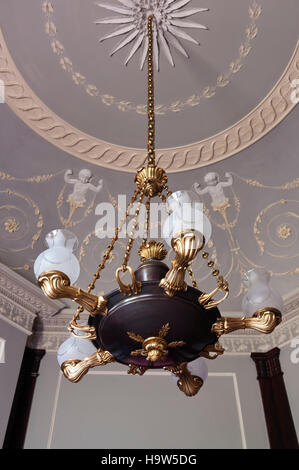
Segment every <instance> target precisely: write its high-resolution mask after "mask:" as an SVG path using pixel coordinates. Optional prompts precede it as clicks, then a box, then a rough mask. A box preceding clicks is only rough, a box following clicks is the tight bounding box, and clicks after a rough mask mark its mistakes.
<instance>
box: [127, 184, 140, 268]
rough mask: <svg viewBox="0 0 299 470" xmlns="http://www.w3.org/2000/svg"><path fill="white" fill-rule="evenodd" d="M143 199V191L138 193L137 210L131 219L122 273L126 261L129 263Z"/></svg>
mask: <svg viewBox="0 0 299 470" xmlns="http://www.w3.org/2000/svg"><path fill="white" fill-rule="evenodd" d="M143 198H144V190H142V191H141V193H140V196H139V199H138V203H137V208H136V211H135V214H134V217H133V219H132V220H133V225H132V229H131V232H130V236H129V239H128V243H127V246H126V251H125V256H124V259H123V264H122V270H123V271H126V270H127V264H128V261H129V258H130V255H131V251H132V248H133V244H134V240H135V237H134V234H135V231H136V228H137V225H138V218H139V213H140V207H141V204H142V201H143Z"/></svg>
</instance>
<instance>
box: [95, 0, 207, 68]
mask: <svg viewBox="0 0 299 470" xmlns="http://www.w3.org/2000/svg"><path fill="white" fill-rule="evenodd" d="M115 1H117V2H118V4H120V5H117V4H112V3H110V2H106V3H96V5H98V6H99V7H101V8H105V9H106V10H110V11H113V12H114V13H118V15H117V16H112V17H109V18H103V19H98V20H96V21H95V24H111V25H118V26H119V27H118V28H117V29H115V30H114V31H113V32H111V33H109V34H107V35H105V36H103V37H101V38H100V39H99V41H100V42H102V41H105V40H107V39H111V38H114V37H118V36H122V38H121V40H120V42H119V43H118V44H117V45H116V46H115V47H114V48H113V49H112V51H111V53H110V55H111V56H112V55H113V54H115V53H116V52H118V51H120V50H121V49H123V48H124V47H125V46H127V45H130V46H131V48H130V51H129V54H128V56H127V58H126V60H125V65H127V64H128V62H129V61H130V60H131V59H132V57H133V56H134V55H135V54H136V53H137V51H138V50H139V49H141V55H140V69H142V68H143V66H144V63H145V59H146V56H147V18H148V16H149V15H153V17H154V21H153V46H154V47H153V51H154V61H155V65H156V69H157V70H159V59H160V57H159V56H160V49H161V50H163V52H164V54H165V56H166V58H167V60H168V61H169V63H170V64H171V65H172V66H174V59H173V54H172V48H175V49H176V50H177V51H179V52H180V53H181V54H183V55H184V56H185V57H186V58H188V57H189V55H188V52H187V51H186V50H185V48H184V47H183V46H182V44H181V42H180V40H185V41H189V42H191V43H193V44H197V45H198V44H199V42H198V41H197V40H196V39H194V38H193V37H192V36H190V34H188V33H187V32H186V31H184V29H185V28H195V29H208V28H207V27H206V26H204V25H202V24H199V23H196V22H193V21H189V20H186V18H188V17H190V16H193V15H195V14H196V13H201V12H204V11H208V10H209V9H208V8H190V9H185V8H184V7H186V6H187V5H188V4H189V3H190V1H191V0H115Z"/></svg>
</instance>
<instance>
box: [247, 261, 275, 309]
mask: <svg viewBox="0 0 299 470" xmlns="http://www.w3.org/2000/svg"><path fill="white" fill-rule="evenodd" d="M269 282H270V273H269V272H268V271H263V270H258V269H251V270H250V271H247V272H246V273H245V274H244V276H243V283H244V285H245V286H246V287H247V288H248V292H247V293H246V294H245V296H244V298H243V302H242V311H243V314H244V315H245V316H246V317H251V316H252V315H253V314H254V313H255V312H256V311H257V310H259V309H261V308H267V307H268V308H271V307H272V308H276V309H277V310H279V311H280V312H282V309H283V300H282V297H281V295H280V293H279V292H278V291H277V290H276V289H274V288H273V287H271V286H270V285H269Z"/></svg>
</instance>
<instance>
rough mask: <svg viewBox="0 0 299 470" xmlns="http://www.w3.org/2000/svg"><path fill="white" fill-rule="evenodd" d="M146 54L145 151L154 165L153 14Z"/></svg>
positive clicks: (150, 17) (150, 19)
mask: <svg viewBox="0 0 299 470" xmlns="http://www.w3.org/2000/svg"><path fill="white" fill-rule="evenodd" d="M147 32H148V55H147V84H148V87H147V90H148V101H147V115H148V138H147V153H148V163H149V165H153V166H155V99H154V68H153V16H152V15H150V16H149V17H148V23H147Z"/></svg>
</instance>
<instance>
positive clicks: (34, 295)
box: [0, 263, 65, 332]
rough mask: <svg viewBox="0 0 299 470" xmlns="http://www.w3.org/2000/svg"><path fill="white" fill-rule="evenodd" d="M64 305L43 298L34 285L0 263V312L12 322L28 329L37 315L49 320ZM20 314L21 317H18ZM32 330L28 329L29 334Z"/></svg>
mask: <svg viewBox="0 0 299 470" xmlns="http://www.w3.org/2000/svg"><path fill="white" fill-rule="evenodd" d="M63 308H65V304H64V303H62V302H60V301H54V300H51V299H48V298H47V297H45V295H44V294H43V292H42V291H41V290H40V289H39V288H38V287H37V286H35V285H34V284H32V283H31V282H29V281H27V280H26V279H24V278H23V277H21V276H20V275H19V274H17V273H15V272H14V271H12V270H10V269H9V268H7V267H6V266H5V265H4V264H2V263H0V312H1V314H2V316H5V317H7V318H8V319H10V320H12V321H13V322H15V323H17V324H19V325H22V326H24V328H26V329H28V328H30V326H32V324H33V320H34V319H35V317H36V315H37V314H38V315H39V316H40V317H44V318H49V317H51V316H53V315H54V314H55V313H57V312H59V311H60V310H61V309H63ZM20 312H21V313H22V314H21V317H19V314H20ZM31 331H32V328H30V332H31Z"/></svg>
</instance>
